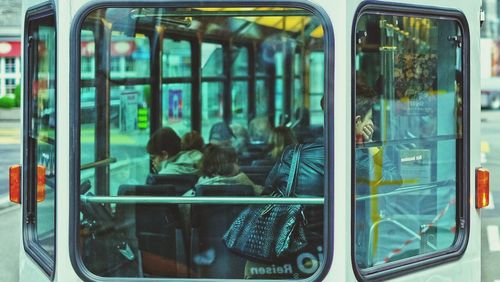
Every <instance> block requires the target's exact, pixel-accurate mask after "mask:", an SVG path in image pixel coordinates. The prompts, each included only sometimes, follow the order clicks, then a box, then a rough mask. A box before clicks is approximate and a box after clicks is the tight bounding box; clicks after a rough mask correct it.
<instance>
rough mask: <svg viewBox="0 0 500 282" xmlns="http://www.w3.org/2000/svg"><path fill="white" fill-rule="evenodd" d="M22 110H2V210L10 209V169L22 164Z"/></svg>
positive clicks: (0, 171)
mask: <svg viewBox="0 0 500 282" xmlns="http://www.w3.org/2000/svg"><path fill="white" fill-rule="evenodd" d="M20 118H21V110H20V109H19V108H16V109H0V154H1V155H2V156H3V157H2V159H1V160H0V209H4V208H6V207H10V206H12V205H13V204H12V203H10V201H9V167H10V166H11V165H13V164H17V163H20V160H19V159H20V156H21V155H20V150H21V147H20V140H21V132H22V128H21V124H20V123H21V121H20Z"/></svg>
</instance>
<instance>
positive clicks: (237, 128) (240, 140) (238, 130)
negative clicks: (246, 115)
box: [231, 124, 250, 155]
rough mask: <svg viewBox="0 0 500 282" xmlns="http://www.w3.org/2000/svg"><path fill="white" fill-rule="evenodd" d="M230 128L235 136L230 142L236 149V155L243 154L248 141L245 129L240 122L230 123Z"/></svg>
mask: <svg viewBox="0 0 500 282" xmlns="http://www.w3.org/2000/svg"><path fill="white" fill-rule="evenodd" d="M231 130H232V131H233V134H234V137H235V138H234V139H233V142H232V145H233V147H234V148H235V149H236V152H237V153H238V155H244V154H245V153H246V152H247V146H248V143H249V142H250V138H249V136H248V131H247V129H246V128H245V127H243V126H242V125H241V124H231Z"/></svg>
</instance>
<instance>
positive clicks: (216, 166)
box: [200, 144, 238, 177]
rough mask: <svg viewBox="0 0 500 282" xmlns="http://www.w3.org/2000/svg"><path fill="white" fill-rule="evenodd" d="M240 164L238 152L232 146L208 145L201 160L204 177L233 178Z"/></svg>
mask: <svg viewBox="0 0 500 282" xmlns="http://www.w3.org/2000/svg"><path fill="white" fill-rule="evenodd" d="M237 163H238V155H237V154H236V150H235V149H234V148H233V147H231V146H219V145H214V144H208V145H207V146H206V147H205V151H204V153H203V158H202V159H201V166H200V171H201V174H202V175H203V176H208V177H214V176H216V175H220V176H231V175H233V174H234V172H235V171H234V165H235V164H237Z"/></svg>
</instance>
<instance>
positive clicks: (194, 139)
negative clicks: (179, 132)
mask: <svg viewBox="0 0 500 282" xmlns="http://www.w3.org/2000/svg"><path fill="white" fill-rule="evenodd" d="M203 146H205V142H204V141H203V137H202V136H201V134H200V133H199V132H198V131H196V130H193V131H191V132H188V133H186V134H184V136H182V140H181V150H182V151H184V152H188V151H197V152H199V153H201V152H203ZM195 153H196V152H195ZM200 159H201V155H200Z"/></svg>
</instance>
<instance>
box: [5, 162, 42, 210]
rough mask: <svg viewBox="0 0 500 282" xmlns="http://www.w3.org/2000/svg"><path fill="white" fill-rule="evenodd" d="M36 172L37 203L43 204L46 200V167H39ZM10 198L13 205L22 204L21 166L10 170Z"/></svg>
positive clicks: (14, 166)
mask: <svg viewBox="0 0 500 282" xmlns="http://www.w3.org/2000/svg"><path fill="white" fill-rule="evenodd" d="M36 172H37V179H36V201H37V202H42V201H43V200H45V166H42V165H38V166H37V168H36ZM9 198H10V201H11V202H13V203H16V204H20V203H21V165H13V166H11V167H10V168H9Z"/></svg>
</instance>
